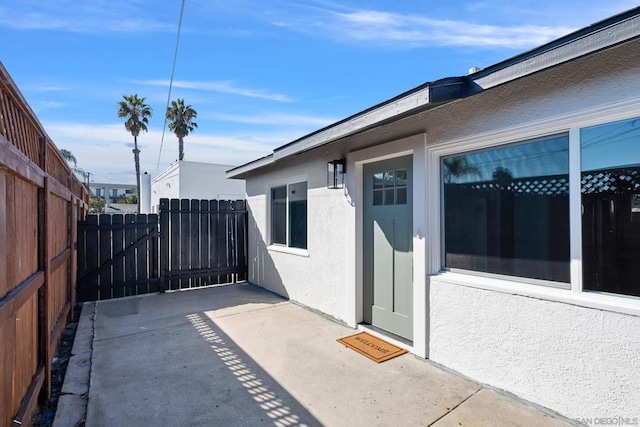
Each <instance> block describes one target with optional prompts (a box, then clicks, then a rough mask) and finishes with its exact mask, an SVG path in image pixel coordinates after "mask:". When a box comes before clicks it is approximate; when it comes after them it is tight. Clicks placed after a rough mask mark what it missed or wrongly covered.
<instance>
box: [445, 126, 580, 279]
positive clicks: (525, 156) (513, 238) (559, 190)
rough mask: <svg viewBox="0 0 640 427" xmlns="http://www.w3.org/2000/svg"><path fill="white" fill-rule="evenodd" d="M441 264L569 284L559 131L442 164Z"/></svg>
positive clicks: (565, 163) (565, 159)
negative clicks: (551, 135)
mask: <svg viewBox="0 0 640 427" xmlns="http://www.w3.org/2000/svg"><path fill="white" fill-rule="evenodd" d="M442 179H443V181H444V182H443V187H444V221H445V224H444V225H445V266H446V267H448V268H460V269H465V270H473V271H480V272H488V273H496V274H505V275H511V276H519V277H528V278H535V279H543V280H551V281H557V282H569V139H568V136H567V135H566V134H563V135H558V136H553V137H549V138H545V139H538V140H535V141H529V142H526V143H520V144H513V145H509V146H506V147H502V148H498V149H493V150H485V151H480V152H475V153H469V154H465V155H460V156H454V157H448V158H445V159H443V161H442Z"/></svg>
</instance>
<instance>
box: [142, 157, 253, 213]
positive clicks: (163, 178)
mask: <svg viewBox="0 0 640 427" xmlns="http://www.w3.org/2000/svg"><path fill="white" fill-rule="evenodd" d="M233 167H234V166H233V165H219V164H212V163H201V162H188V161H184V160H181V161H178V162H175V163H174V164H172V165H171V166H169V167H168V168H167V169H165V170H164V171H163V172H161V173H160V174H159V175H158V176H157V177H155V178H154V179H152V180H151V212H152V213H157V212H158V205H159V203H160V199H162V198H167V199H202V200H213V199H217V200H237V199H244V198H245V182H244V180H238V179H227V177H226V172H227V171H228V170H230V169H232V168H233Z"/></svg>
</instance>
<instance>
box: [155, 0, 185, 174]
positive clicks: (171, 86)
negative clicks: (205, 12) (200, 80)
mask: <svg viewBox="0 0 640 427" xmlns="http://www.w3.org/2000/svg"><path fill="white" fill-rule="evenodd" d="M184 2H185V0H182V6H181V7H180V20H179V21H178V36H177V38H176V50H175V52H174V54H173V67H172V68H171V79H170V80H169V93H168V94H167V106H166V108H165V112H166V111H167V108H169V103H170V102H171V89H172V88H173V76H174V75H175V72H176V62H177V60H178V46H179V45H180V29H181V28H182V15H183V14H184ZM166 128H167V115H166V113H165V115H164V124H163V125H162V138H160V152H159V153H158V163H157V165H156V174H157V173H158V169H160V157H161V156H162V146H163V145H164V132H165V130H166Z"/></svg>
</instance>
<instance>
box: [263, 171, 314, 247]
mask: <svg viewBox="0 0 640 427" xmlns="http://www.w3.org/2000/svg"><path fill="white" fill-rule="evenodd" d="M271 243H272V244H278V245H286V246H289V247H292V248H300V249H306V248H307V183H306V182H298V183H295V184H289V185H283V186H280V187H274V188H272V189H271Z"/></svg>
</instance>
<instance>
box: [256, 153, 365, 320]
mask: <svg viewBox="0 0 640 427" xmlns="http://www.w3.org/2000/svg"><path fill="white" fill-rule="evenodd" d="M340 155H341V153H331V152H329V153H323V155H322V156H319V155H318V154H317V153H316V154H313V155H302V156H296V158H295V160H293V161H289V162H287V163H288V166H289V167H288V168H286V169H284V170H280V169H278V170H275V169H274V170H271V171H267V172H266V173H265V174H262V175H261V176H260V177H259V179H253V180H249V181H248V183H247V202H248V207H249V281H251V282H252V283H255V284H258V285H260V286H263V287H265V288H266V289H269V290H271V291H273V292H275V293H277V294H279V295H283V296H285V297H288V298H290V299H292V300H294V301H298V302H300V303H302V304H305V305H307V306H309V307H313V308H315V309H317V310H320V311H322V312H324V313H327V314H329V315H331V316H333V317H335V318H337V319H340V320H343V321H346V319H347V312H348V308H347V304H348V302H347V300H348V299H347V291H348V290H349V288H348V287H349V286H351V283H350V282H349V281H348V277H347V273H346V268H347V262H346V257H347V250H348V240H347V239H346V236H345V227H346V221H347V220H348V219H349V217H350V215H352V212H353V207H352V206H351V204H350V203H349V200H348V198H347V197H346V195H345V191H344V190H333V189H328V188H327V175H326V169H327V161H329V160H332V159H333V158H334V157H335V158H340ZM323 156H326V158H325V157H323ZM301 181H307V184H308V187H307V223H308V235H307V250H306V251H304V250H297V249H288V248H281V247H280V248H277V247H270V248H269V245H268V233H269V222H268V215H269V213H268V209H269V205H268V196H267V195H268V193H269V188H270V187H272V186H278V185H283V184H292V183H296V182H301Z"/></svg>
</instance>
